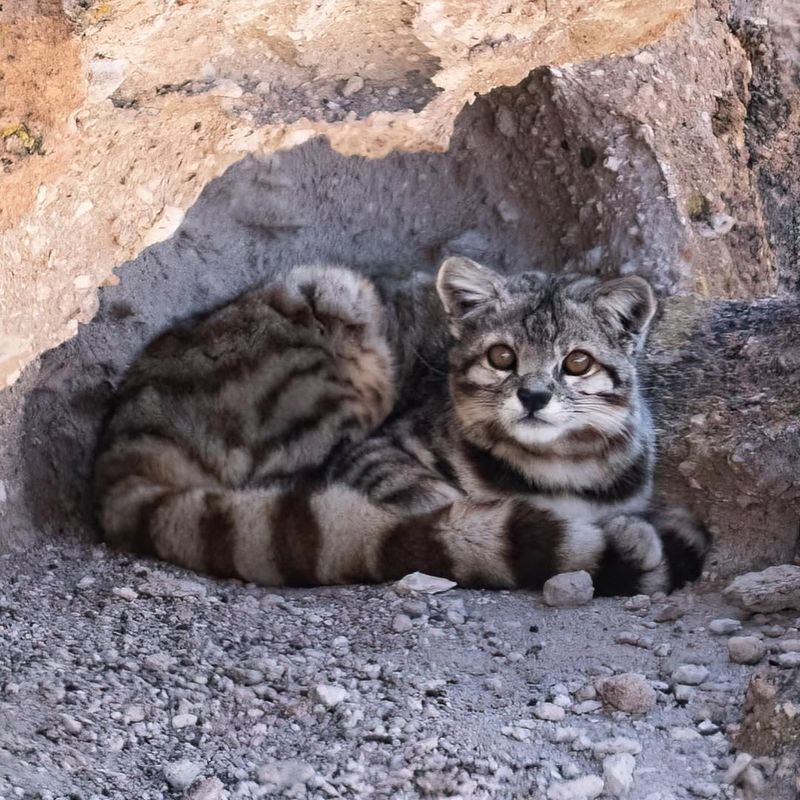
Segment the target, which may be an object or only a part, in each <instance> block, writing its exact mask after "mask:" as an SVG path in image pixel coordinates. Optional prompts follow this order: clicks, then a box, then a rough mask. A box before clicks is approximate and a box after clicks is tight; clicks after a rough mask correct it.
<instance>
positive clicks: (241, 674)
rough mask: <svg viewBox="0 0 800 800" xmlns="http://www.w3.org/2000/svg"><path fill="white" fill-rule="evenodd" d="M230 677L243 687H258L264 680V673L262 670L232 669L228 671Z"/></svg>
mask: <svg viewBox="0 0 800 800" xmlns="http://www.w3.org/2000/svg"><path fill="white" fill-rule="evenodd" d="M228 675H229V676H230V678H231V679H232V680H234V681H236V683H239V684H241V685H242V686H256V685H257V684H259V683H262V682H263V680H264V673H263V672H262V671H261V670H260V669H246V668H244V667H232V668H231V669H229V670H228Z"/></svg>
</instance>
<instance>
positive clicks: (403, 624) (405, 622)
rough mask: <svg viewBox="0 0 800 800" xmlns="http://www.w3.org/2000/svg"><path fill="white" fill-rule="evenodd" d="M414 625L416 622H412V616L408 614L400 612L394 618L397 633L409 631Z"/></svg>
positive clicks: (393, 624)
mask: <svg viewBox="0 0 800 800" xmlns="http://www.w3.org/2000/svg"><path fill="white" fill-rule="evenodd" d="M413 627H414V624H413V623H412V622H411V617H409V616H408V615H407V614H398V615H397V616H396V617H395V618H394V619H393V620H392V630H393V631H394V632H395V633H407V632H408V631H410V630H411V629H412V628H413Z"/></svg>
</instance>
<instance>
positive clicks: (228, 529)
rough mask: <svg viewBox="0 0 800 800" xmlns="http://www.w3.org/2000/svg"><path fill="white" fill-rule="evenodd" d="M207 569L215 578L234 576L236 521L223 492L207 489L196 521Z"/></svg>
mask: <svg viewBox="0 0 800 800" xmlns="http://www.w3.org/2000/svg"><path fill="white" fill-rule="evenodd" d="M198 533H199V535H200V540H201V541H202V543H203V552H204V555H203V561H204V563H205V565H206V572H208V573H209V574H210V575H215V576H216V577H218V578H235V577H236V576H237V575H236V568H235V567H234V564H233V551H234V539H235V536H236V523H235V521H234V519H233V514H232V513H231V509H230V504H229V502H228V501H227V499H226V498H225V496H224V495H221V494H214V493H212V492H208V493H207V494H206V497H205V508H204V509H203V513H202V515H201V516H200V521H199V523H198Z"/></svg>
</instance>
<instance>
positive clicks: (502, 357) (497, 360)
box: [486, 344, 517, 371]
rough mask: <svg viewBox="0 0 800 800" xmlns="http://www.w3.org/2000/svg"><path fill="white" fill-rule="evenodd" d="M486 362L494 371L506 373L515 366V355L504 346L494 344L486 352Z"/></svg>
mask: <svg viewBox="0 0 800 800" xmlns="http://www.w3.org/2000/svg"><path fill="white" fill-rule="evenodd" d="M486 360H487V361H488V362H489V364H490V365H491V366H492V367H494V368H495V369H502V370H504V371H508V370H510V369H514V367H515V366H516V365H517V354H516V353H515V352H514V351H513V350H512V349H511V348H510V347H507V346H506V345H504V344H494V345H492V346H491V347H490V348H489V349H488V350H487V351H486Z"/></svg>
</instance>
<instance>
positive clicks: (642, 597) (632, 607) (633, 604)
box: [622, 594, 652, 611]
mask: <svg viewBox="0 0 800 800" xmlns="http://www.w3.org/2000/svg"><path fill="white" fill-rule="evenodd" d="M651 603H652V600H651V598H650V595H649V594H635V595H633V597H629V598H628V599H627V600H626V601H625V602H624V603H623V604H622V606H623V608H626V609H627V610H628V611H644V610H645V609H648V608H650V604H651Z"/></svg>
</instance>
